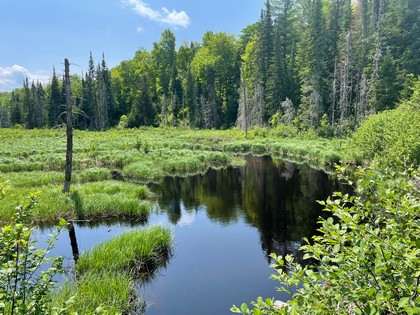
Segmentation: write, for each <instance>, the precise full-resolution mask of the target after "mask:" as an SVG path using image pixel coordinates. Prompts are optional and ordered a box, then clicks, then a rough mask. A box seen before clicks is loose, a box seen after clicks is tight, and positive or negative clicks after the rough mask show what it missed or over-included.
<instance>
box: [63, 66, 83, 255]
mask: <svg viewBox="0 0 420 315" xmlns="http://www.w3.org/2000/svg"><path fill="white" fill-rule="evenodd" d="M64 89H65V93H66V111H67V130H66V133H67V150H66V166H65V179H64V185H63V194H68V193H69V192H70V184H71V172H72V161H73V115H72V102H71V93H70V64H69V61H68V59H67V58H66V59H64ZM68 229H69V237H70V245H71V249H72V253H73V258H74V262H75V263H77V260H78V259H79V248H78V246H77V238H76V231H75V229H74V225H73V223H72V222H70V223H69V225H68Z"/></svg>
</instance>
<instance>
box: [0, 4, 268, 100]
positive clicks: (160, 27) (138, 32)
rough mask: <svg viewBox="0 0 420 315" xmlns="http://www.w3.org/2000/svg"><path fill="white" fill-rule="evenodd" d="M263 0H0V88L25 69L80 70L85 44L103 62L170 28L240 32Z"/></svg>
mask: <svg viewBox="0 0 420 315" xmlns="http://www.w3.org/2000/svg"><path fill="white" fill-rule="evenodd" d="M263 3H264V0H206V1H202V0H38V1H34V0H0V92H4V91H11V90H12V89H14V88H16V87H21V86H22V82H23V80H24V78H25V77H28V78H29V80H30V81H32V80H35V81H37V80H38V81H41V82H43V83H45V82H47V81H48V80H49V79H50V77H51V74H52V69H53V67H55V69H56V72H57V74H60V73H62V72H63V71H64V65H63V64H64V58H68V59H69V61H70V63H71V69H70V71H71V73H77V74H81V73H82V71H83V72H85V70H86V68H87V64H88V60H89V53H90V52H92V55H93V58H94V61H95V62H96V63H98V62H100V60H101V59H102V54H104V55H105V60H106V62H107V64H108V67H109V68H112V67H115V66H116V65H118V64H119V63H120V62H121V61H122V60H126V59H131V58H132V57H133V56H134V53H135V51H136V50H138V49H140V48H145V49H147V50H151V48H152V47H153V42H157V41H159V39H160V35H161V33H162V32H163V31H164V30H165V29H167V28H169V29H170V30H171V31H172V32H173V33H174V34H175V37H176V39H177V45H178V46H179V45H181V44H182V43H183V42H184V41H186V42H190V41H201V38H202V35H203V34H204V33H205V32H206V31H209V30H210V31H213V32H226V33H228V34H240V32H241V30H242V29H243V28H244V27H245V26H247V25H249V24H251V23H254V22H256V21H257V20H258V19H259V16H260V11H261V9H262V8H263Z"/></svg>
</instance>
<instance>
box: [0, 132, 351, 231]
mask: <svg viewBox="0 0 420 315" xmlns="http://www.w3.org/2000/svg"><path fill="white" fill-rule="evenodd" d="M65 141H66V138H65V130H64V129H38V130H23V129H1V130H0V143H1V144H2V145H1V147H0V183H4V182H7V183H8V185H10V186H11V189H10V190H9V193H8V195H7V196H6V197H5V198H4V200H3V201H2V206H1V208H0V221H3V222H7V221H8V220H10V218H11V216H12V215H13V213H14V208H15V207H16V206H17V205H18V204H20V203H21V202H22V200H25V197H26V196H28V195H29V194H30V193H34V192H35V193H37V200H38V203H39V206H38V207H36V208H35V210H34V212H33V213H32V216H33V219H34V221H35V222H38V223H47V224H48V223H54V222H56V221H57V220H58V219H59V218H61V217H64V218H66V219H70V220H71V219H81V220H99V219H100V220H103V219H107V218H127V219H130V220H133V219H136V220H142V219H144V218H145V217H146V216H147V213H148V209H149V206H150V201H149V200H150V199H151V193H150V191H149V190H148V188H147V186H146V185H147V183H149V182H158V181H160V180H161V179H162V178H163V177H164V176H165V175H179V176H187V175H189V174H197V173H202V172H205V171H206V170H207V169H208V168H209V167H212V168H219V167H227V166H230V165H233V166H235V165H236V166H239V165H243V163H244V160H243V158H242V156H243V155H245V154H255V155H266V154H267V155H271V156H273V157H279V158H283V159H291V160H294V161H301V162H308V163H311V164H314V165H316V166H318V167H321V168H323V167H328V166H330V165H333V164H334V163H337V162H339V161H340V160H343V159H346V160H349V156H350V154H349V152H348V149H347V141H346V140H342V139H333V140H329V139H323V138H319V137H316V136H314V135H310V134H309V135H306V136H305V135H303V136H300V137H293V138H289V137H284V135H279V134H278V133H276V129H272V130H270V131H267V130H266V129H263V128H257V129H254V130H252V131H250V132H249V134H248V138H245V134H244V132H243V131H240V130H237V129H230V130H192V129H180V128H139V129H112V130H108V131H101V132H92V131H75V133H74V152H73V176H72V186H71V193H70V194H69V195H65V194H62V193H61V188H62V183H63V181H64V164H65V147H66V144H65Z"/></svg>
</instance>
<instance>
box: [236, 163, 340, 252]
mask: <svg viewBox="0 0 420 315" xmlns="http://www.w3.org/2000/svg"><path fill="white" fill-rule="evenodd" d="M242 172H243V174H244V177H246V178H245V179H244V180H243V185H244V186H245V185H246V187H247V188H246V189H245V191H244V196H243V199H244V200H245V203H244V211H245V213H246V214H247V216H246V218H247V220H248V222H250V223H251V224H252V225H253V226H256V227H257V228H258V230H259V232H260V237H261V246H262V249H263V251H264V252H265V254H266V255H267V257H268V255H269V254H270V253H272V252H274V253H277V254H282V255H285V254H289V253H293V254H297V252H298V248H299V244H300V241H301V239H302V238H303V237H310V236H311V235H313V234H314V233H315V232H316V221H317V218H318V217H319V215H320V212H321V209H322V207H321V206H320V205H318V204H317V203H316V200H320V199H325V198H326V197H327V196H328V195H329V194H331V192H332V190H331V189H332V188H331V183H330V182H329V180H328V176H327V175H326V174H325V173H323V172H321V171H317V170H314V169H312V168H310V167H309V166H305V165H299V166H298V165H296V164H292V163H289V162H285V161H278V162H275V163H273V162H272V161H271V158H269V157H264V158H261V159H255V158H249V159H248V160H247V166H246V168H245V169H244V170H243V171H242Z"/></svg>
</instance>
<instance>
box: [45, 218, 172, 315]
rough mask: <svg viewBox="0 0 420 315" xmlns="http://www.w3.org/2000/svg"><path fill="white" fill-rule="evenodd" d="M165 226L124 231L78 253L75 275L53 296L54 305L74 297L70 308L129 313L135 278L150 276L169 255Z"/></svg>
mask: <svg viewBox="0 0 420 315" xmlns="http://www.w3.org/2000/svg"><path fill="white" fill-rule="evenodd" d="M171 248H172V236H171V233H170V230H169V229H168V228H163V227H161V226H154V227H150V228H145V229H142V230H133V231H129V232H125V233H123V234H122V235H120V236H117V237H115V238H113V239H111V240H108V241H106V242H104V243H102V244H100V245H98V246H96V247H95V248H93V249H92V250H91V251H88V252H85V253H83V254H82V255H81V257H80V259H79V261H78V263H77V265H76V268H75V274H76V278H75V280H74V281H70V282H67V283H66V284H65V285H64V286H63V287H62V288H61V289H60V291H59V292H58V293H57V295H56V296H55V297H54V302H53V304H54V305H55V306H58V305H62V304H63V303H64V302H65V301H66V300H68V299H69V298H70V297H72V296H73V297H74V300H73V303H72V304H71V306H70V309H71V311H73V312H74V311H77V312H79V313H80V314H87V313H92V312H94V310H95V309H96V308H97V307H98V306H99V305H101V306H103V307H104V309H106V310H107V311H108V312H109V313H110V314H116V313H123V314H127V313H131V312H133V309H134V307H135V305H136V302H138V301H137V300H136V294H135V289H134V288H135V281H136V280H137V279H141V280H143V281H144V280H145V279H149V278H151V277H153V275H154V274H155V272H156V271H157V270H158V269H159V268H160V267H162V266H164V265H165V264H166V263H167V262H168V260H169V258H170V255H171Z"/></svg>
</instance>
